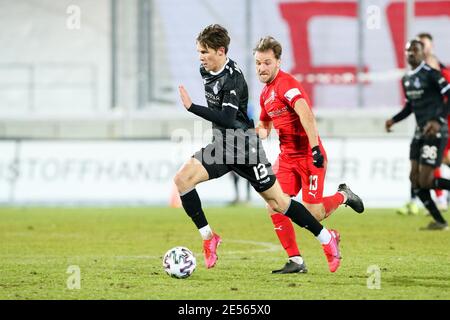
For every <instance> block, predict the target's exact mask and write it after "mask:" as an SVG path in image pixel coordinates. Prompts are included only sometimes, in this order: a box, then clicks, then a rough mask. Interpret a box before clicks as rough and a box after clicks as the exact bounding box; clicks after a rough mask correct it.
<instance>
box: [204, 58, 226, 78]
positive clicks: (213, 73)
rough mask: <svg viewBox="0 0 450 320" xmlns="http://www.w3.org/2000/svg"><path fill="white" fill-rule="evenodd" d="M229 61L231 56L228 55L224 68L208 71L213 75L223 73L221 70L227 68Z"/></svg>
mask: <svg viewBox="0 0 450 320" xmlns="http://www.w3.org/2000/svg"><path fill="white" fill-rule="evenodd" d="M228 62H230V58H228V57H227V61H225V64H224V65H223V67H222V69H220V70H219V71H217V72H213V71H208V72H209V74H211V75H213V76H217V75H218V74H219V73H221V72H222V71H223V70H224V69H225V67H226V66H227V64H228Z"/></svg>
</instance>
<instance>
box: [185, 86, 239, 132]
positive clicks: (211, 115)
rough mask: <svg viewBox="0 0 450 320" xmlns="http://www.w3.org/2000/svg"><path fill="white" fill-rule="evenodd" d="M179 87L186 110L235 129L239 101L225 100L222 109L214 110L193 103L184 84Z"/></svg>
mask: <svg viewBox="0 0 450 320" xmlns="http://www.w3.org/2000/svg"><path fill="white" fill-rule="evenodd" d="M178 89H179V93H180V98H181V101H182V103H183V106H184V107H185V108H186V110H188V111H189V112H192V113H193V114H195V115H197V116H199V117H202V118H203V119H205V120H208V121H211V122H214V123H216V124H218V125H220V126H222V127H224V128H230V129H235V121H234V120H236V114H237V110H238V106H237V105H238V103H236V102H234V101H233V102H234V104H233V103H230V102H224V103H223V105H222V111H217V110H212V109H209V108H207V107H203V106H199V105H196V104H194V103H192V100H191V98H190V97H189V94H188V92H187V90H186V89H185V88H184V87H183V86H179V88H178ZM228 96H229V94H228ZM234 96H237V94H236V91H234ZM224 100H225V99H224ZM235 100H237V97H235Z"/></svg>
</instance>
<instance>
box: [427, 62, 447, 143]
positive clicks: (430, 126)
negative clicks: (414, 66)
mask: <svg viewBox="0 0 450 320" xmlns="http://www.w3.org/2000/svg"><path fill="white" fill-rule="evenodd" d="M430 72H431V73H430V76H431V79H432V81H433V82H434V83H435V85H436V86H437V89H438V90H439V91H440V93H441V94H442V96H443V97H446V98H447V99H449V98H450V84H449V83H448V82H447V80H446V79H445V78H444V77H443V75H442V74H441V72H439V71H437V70H431V71H430ZM447 105H448V104H447ZM447 105H446V106H447ZM447 114H448V110H447V108H443V109H439V108H436V111H435V114H434V116H433V118H432V119H431V120H430V121H428V122H427V124H426V125H425V127H424V130H423V131H424V133H425V134H426V135H435V134H436V133H437V132H438V131H439V130H440V128H441V126H442V125H444V124H445V123H446V119H447Z"/></svg>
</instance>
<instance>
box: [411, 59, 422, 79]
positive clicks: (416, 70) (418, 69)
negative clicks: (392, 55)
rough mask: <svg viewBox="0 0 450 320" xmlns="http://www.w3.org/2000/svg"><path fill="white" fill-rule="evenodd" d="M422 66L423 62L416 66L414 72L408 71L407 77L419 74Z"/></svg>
mask: <svg viewBox="0 0 450 320" xmlns="http://www.w3.org/2000/svg"><path fill="white" fill-rule="evenodd" d="M424 65H425V61H422V62H421V63H420V64H419V66H418V67H417V68H415V69H414V70H411V71H409V72H408V75H410V76H411V75H413V74H415V73H417V72H419V71H420V69H422V68H423V66H424Z"/></svg>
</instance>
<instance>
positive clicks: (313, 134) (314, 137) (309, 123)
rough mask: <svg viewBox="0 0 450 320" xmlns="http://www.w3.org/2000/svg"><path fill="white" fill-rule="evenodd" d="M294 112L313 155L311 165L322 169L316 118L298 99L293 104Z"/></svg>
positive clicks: (303, 100) (304, 102) (305, 103)
mask: <svg viewBox="0 0 450 320" xmlns="http://www.w3.org/2000/svg"><path fill="white" fill-rule="evenodd" d="M294 110H295V112H296V113H297V115H298V117H299V118H300V123H301V124H302V126H303V128H304V129H305V132H306V135H307V136H308V141H309V145H310V147H311V150H312V154H313V159H314V160H313V161H314V162H313V164H314V165H315V166H316V167H318V168H322V167H323V162H324V157H323V155H322V152H321V151H320V147H319V134H318V131H317V124H316V118H315V117H314V114H313V113H312V111H311V108H310V107H309V105H308V102H307V101H306V100H305V99H303V98H299V99H297V100H296V101H295V103H294Z"/></svg>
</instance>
